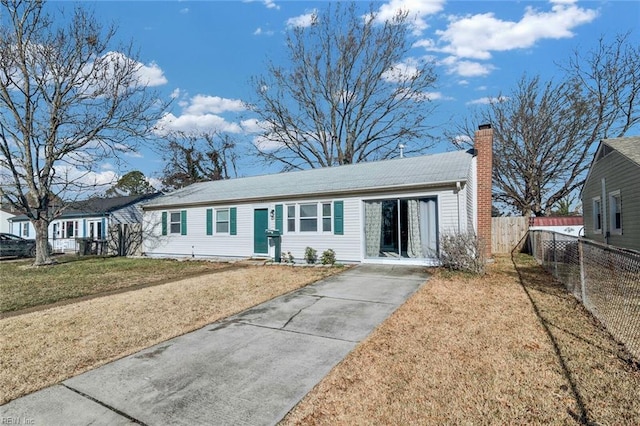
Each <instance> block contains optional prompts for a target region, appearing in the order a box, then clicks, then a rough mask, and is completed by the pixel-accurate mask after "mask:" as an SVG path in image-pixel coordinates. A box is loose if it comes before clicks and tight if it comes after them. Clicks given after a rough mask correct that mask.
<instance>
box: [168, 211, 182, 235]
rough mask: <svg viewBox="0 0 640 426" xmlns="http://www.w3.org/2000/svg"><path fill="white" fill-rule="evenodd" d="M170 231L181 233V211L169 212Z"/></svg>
mask: <svg viewBox="0 0 640 426" xmlns="http://www.w3.org/2000/svg"><path fill="white" fill-rule="evenodd" d="M169 231H170V232H171V233H172V234H180V233H181V232H180V231H181V227H180V212H170V213H169Z"/></svg>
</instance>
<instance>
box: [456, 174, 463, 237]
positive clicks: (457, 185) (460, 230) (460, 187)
mask: <svg viewBox="0 0 640 426" xmlns="http://www.w3.org/2000/svg"><path fill="white" fill-rule="evenodd" d="M461 190H462V185H460V181H458V182H456V201H457V202H458V234H460V233H461V232H462V227H461V224H462V218H461V217H460V191H461Z"/></svg>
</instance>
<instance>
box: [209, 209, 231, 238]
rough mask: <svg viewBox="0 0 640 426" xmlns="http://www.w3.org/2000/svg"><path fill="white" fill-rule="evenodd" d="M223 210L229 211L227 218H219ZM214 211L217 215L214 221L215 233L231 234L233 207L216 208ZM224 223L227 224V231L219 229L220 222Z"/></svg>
mask: <svg viewBox="0 0 640 426" xmlns="http://www.w3.org/2000/svg"><path fill="white" fill-rule="evenodd" d="M222 212H227V220H219V219H218V213H222ZM214 213H215V216H214V219H215V220H214V222H213V229H214V234H221V235H230V234H231V208H229V207H225V208H222V209H215V211H214ZM223 223H226V224H227V230H226V232H225V231H218V224H223Z"/></svg>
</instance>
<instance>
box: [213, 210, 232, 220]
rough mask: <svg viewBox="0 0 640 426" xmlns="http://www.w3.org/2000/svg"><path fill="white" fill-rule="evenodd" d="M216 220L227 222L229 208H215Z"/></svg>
mask: <svg viewBox="0 0 640 426" xmlns="http://www.w3.org/2000/svg"><path fill="white" fill-rule="evenodd" d="M216 221H218V222H228V221H229V210H216Z"/></svg>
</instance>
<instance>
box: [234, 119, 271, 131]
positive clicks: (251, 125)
mask: <svg viewBox="0 0 640 426" xmlns="http://www.w3.org/2000/svg"><path fill="white" fill-rule="evenodd" d="M240 126H241V127H242V129H243V130H244V131H245V132H246V133H260V132H262V131H264V129H265V127H266V123H265V122H261V121H259V120H258V119H255V118H251V119H249V120H242V121H241V122H240Z"/></svg>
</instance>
